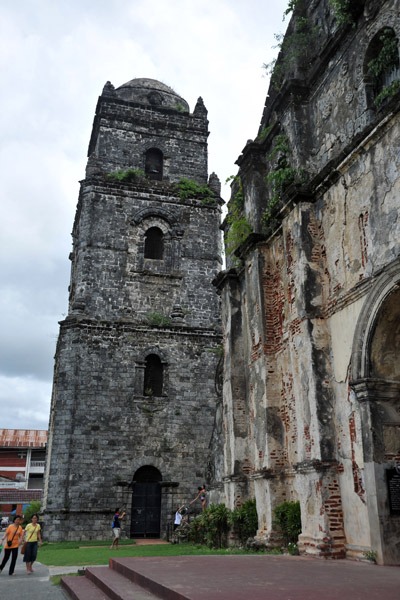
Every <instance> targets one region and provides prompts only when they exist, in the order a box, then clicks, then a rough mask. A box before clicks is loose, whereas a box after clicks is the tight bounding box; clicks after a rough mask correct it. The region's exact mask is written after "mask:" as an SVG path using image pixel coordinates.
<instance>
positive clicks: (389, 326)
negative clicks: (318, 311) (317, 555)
mask: <svg viewBox="0 0 400 600" xmlns="http://www.w3.org/2000/svg"><path fill="white" fill-rule="evenodd" d="M399 355H400V261H399V260H396V261H395V262H394V263H392V265H390V266H389V267H388V268H387V270H386V272H384V273H383V274H382V275H381V277H380V278H379V279H377V281H376V283H375V285H374V287H373V289H372V291H371V293H370V294H369V296H368V297H367V299H366V301H365V302H364V305H363V308H362V311H361V313H360V316H359V319H358V323H357V327H356V331H355V336H354V343H353V353H352V364H351V379H350V386H351V387H352V388H353V390H354V392H355V397H356V398H357V399H358V401H359V412H360V421H361V428H362V444H363V455H362V460H363V482H364V485H365V491H366V503H367V504H366V505H367V510H368V520H369V534H370V540H371V548H373V550H375V551H376V552H377V561H378V563H380V564H394V565H397V564H399V561H400V541H399V540H400V409H399V407H400V367H399Z"/></svg>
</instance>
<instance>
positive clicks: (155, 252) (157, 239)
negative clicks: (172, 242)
mask: <svg viewBox="0 0 400 600" xmlns="http://www.w3.org/2000/svg"><path fill="white" fill-rule="evenodd" d="M144 257H145V258H153V259H158V260H162V259H163V257H164V234H163V232H162V231H161V229H159V228H158V227H150V229H148V230H147V231H146V233H145V241H144Z"/></svg>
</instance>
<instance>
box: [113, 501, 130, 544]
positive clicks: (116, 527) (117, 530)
mask: <svg viewBox="0 0 400 600" xmlns="http://www.w3.org/2000/svg"><path fill="white" fill-rule="evenodd" d="M125 515H126V513H124V512H123V513H122V515H120V514H119V508H116V509H115V515H114V518H113V522H112V525H111V527H112V530H113V534H114V539H113V542H112V544H111V546H110V550H112V549H113V548H114V546H115V549H116V550H118V540H119V536H120V534H121V522H120V519H123V518H124V516H125Z"/></svg>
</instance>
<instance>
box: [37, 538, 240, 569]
mask: <svg viewBox="0 0 400 600" xmlns="http://www.w3.org/2000/svg"><path fill="white" fill-rule="evenodd" d="M121 542H122V540H121ZM104 543H105V542H60V543H55V544H51V543H49V544H45V545H43V546H42V548H40V549H39V551H38V556H37V560H38V561H39V562H41V563H43V564H44V565H48V566H54V567H67V566H75V565H76V566H84V565H107V564H108V561H109V559H110V558H112V557H115V556H118V557H125V556H193V555H201V554H208V555H209V554H219V555H221V554H223V555H227V554H249V551H248V550H247V551H246V550H237V549H234V548H233V549H232V548H231V549H229V550H226V549H225V548H223V549H222V550H211V549H209V548H207V547H206V546H195V545H194V544H189V543H184V544H157V545H154V546H128V545H126V544H132V540H126V541H125V543H124V544H122V545H120V548H119V550H110V543H109V542H108V543H107V545H106V546H101V547H95V545H99V544H104ZM81 546H91V547H89V548H82V547H81Z"/></svg>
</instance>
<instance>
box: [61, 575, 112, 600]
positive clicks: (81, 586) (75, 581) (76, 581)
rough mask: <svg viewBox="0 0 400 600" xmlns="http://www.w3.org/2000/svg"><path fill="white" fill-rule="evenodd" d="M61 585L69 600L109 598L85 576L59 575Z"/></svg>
mask: <svg viewBox="0 0 400 600" xmlns="http://www.w3.org/2000/svg"><path fill="white" fill-rule="evenodd" d="M61 586H62V588H63V589H64V590H65V592H66V593H67V595H68V598H71V600H110V597H109V596H106V594H105V593H104V592H102V591H101V590H100V589H99V588H98V587H97V586H96V585H95V584H94V583H92V582H91V581H90V579H88V578H87V577H75V576H71V575H65V576H64V577H61Z"/></svg>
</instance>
